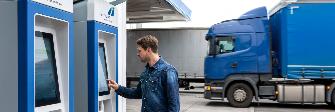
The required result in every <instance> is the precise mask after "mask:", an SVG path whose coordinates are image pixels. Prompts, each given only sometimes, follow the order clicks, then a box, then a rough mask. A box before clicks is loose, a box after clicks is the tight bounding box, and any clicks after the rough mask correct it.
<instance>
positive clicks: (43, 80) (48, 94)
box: [34, 31, 60, 107]
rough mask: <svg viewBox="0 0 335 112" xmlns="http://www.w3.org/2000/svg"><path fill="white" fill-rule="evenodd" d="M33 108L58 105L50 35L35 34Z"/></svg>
mask: <svg viewBox="0 0 335 112" xmlns="http://www.w3.org/2000/svg"><path fill="white" fill-rule="evenodd" d="M34 56H35V57H34V59H35V106H36V107H40V106H45V105H50V104H56V103H60V95H59V86H58V75H57V67H56V59H55V51H54V43H53V35H52V34H51V33H44V32H39V31H36V32H35V55H34Z"/></svg>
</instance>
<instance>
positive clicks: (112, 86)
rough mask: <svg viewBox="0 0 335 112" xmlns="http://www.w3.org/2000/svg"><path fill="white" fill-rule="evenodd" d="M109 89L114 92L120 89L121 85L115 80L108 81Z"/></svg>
mask: <svg viewBox="0 0 335 112" xmlns="http://www.w3.org/2000/svg"><path fill="white" fill-rule="evenodd" d="M107 81H108V87H109V89H111V88H113V89H114V90H117V89H119V85H118V84H117V83H116V82H115V81H114V80H107Z"/></svg>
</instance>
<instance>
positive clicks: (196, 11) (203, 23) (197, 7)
mask: <svg viewBox="0 0 335 112" xmlns="http://www.w3.org/2000/svg"><path fill="white" fill-rule="evenodd" d="M204 1H206V2H204ZM182 2H183V3H184V4H185V5H186V6H187V7H188V8H190V9H191V10H192V14H191V21H187V22H164V23H144V24H142V27H143V28H171V27H210V26H211V25H213V24H216V23H219V22H221V21H224V20H230V19H236V18H238V17H239V16H240V15H242V14H244V13H245V12H248V11H249V10H252V9H254V8H257V7H261V6H265V7H266V8H267V10H268V11H269V10H271V9H272V8H273V7H274V6H275V5H277V4H278V3H279V2H280V0H182Z"/></svg>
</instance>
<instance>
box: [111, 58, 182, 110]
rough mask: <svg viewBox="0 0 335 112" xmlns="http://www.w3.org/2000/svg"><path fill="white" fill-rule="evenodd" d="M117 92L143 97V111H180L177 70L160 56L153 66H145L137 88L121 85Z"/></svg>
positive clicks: (130, 96) (129, 96) (125, 95)
mask: <svg viewBox="0 0 335 112" xmlns="http://www.w3.org/2000/svg"><path fill="white" fill-rule="evenodd" d="M115 92H116V93H117V94H119V95H121V96H123V97H125V98H131V99H140V98H141V99H142V108H141V111H142V112H179V109H180V102H179V85H178V73H177V70H176V69H175V68H174V67H173V66H172V65H170V64H169V63H167V62H166V61H164V60H163V59H162V58H160V59H159V60H158V61H157V62H156V63H155V64H154V65H153V66H152V67H149V65H148V64H147V66H146V67H145V70H144V72H142V74H141V76H140V81H139V83H138V85H137V88H135V89H130V88H126V87H123V86H119V89H118V90H117V91H115Z"/></svg>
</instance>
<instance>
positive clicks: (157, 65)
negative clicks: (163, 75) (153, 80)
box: [145, 56, 163, 69]
mask: <svg viewBox="0 0 335 112" xmlns="http://www.w3.org/2000/svg"><path fill="white" fill-rule="evenodd" d="M161 63H163V58H162V57H161V56H159V60H158V61H157V62H156V63H155V64H154V65H153V66H152V67H150V66H149V63H147V65H146V66H145V67H146V68H154V69H158V67H159V65H160V64H161Z"/></svg>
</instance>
